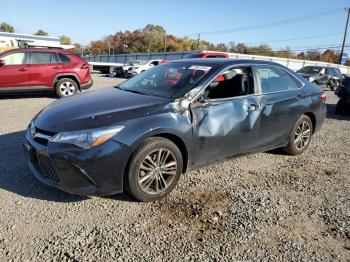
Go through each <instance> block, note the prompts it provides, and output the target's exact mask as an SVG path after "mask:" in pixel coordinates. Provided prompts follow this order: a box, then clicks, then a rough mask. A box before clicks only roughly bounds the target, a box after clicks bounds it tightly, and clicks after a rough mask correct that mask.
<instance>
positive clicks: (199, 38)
mask: <svg viewBox="0 0 350 262" xmlns="http://www.w3.org/2000/svg"><path fill="white" fill-rule="evenodd" d="M200 40H201V33H198V39H197V50H198V51H199V41H200Z"/></svg>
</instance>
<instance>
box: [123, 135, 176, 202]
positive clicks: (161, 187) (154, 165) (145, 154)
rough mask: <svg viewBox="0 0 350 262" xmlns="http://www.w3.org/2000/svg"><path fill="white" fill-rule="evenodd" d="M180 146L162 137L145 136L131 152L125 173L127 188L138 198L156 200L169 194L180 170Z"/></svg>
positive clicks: (140, 199)
mask: <svg viewBox="0 0 350 262" xmlns="http://www.w3.org/2000/svg"><path fill="white" fill-rule="evenodd" d="M182 161H183V160H182V155H181V152H180V150H179V148H178V147H177V146H176V145H175V144H174V143H173V142H171V141H170V140H168V139H165V138H162V137H152V138H148V139H146V140H145V141H144V142H143V143H142V144H141V146H140V147H139V148H138V149H137V151H136V152H135V153H134V154H133V156H132V159H131V162H130V164H129V168H128V172H127V174H126V177H125V189H126V191H127V192H128V193H129V194H130V195H131V196H133V197H134V198H136V199H137V200H139V201H143V202H147V201H156V200H159V199H161V198H163V197H165V196H166V195H168V194H169V193H170V192H171V191H172V189H173V188H174V187H175V185H176V184H177V182H178V180H179V178H180V176H181V173H182V166H183V162H182Z"/></svg>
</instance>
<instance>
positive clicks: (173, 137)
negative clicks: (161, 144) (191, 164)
mask: <svg viewBox="0 0 350 262" xmlns="http://www.w3.org/2000/svg"><path fill="white" fill-rule="evenodd" d="M151 137H162V138H165V139H168V140H170V141H171V142H173V143H174V144H175V145H176V146H177V147H178V148H179V150H180V152H181V155H182V162H183V167H182V172H183V173H185V172H186V170H187V167H188V158H189V153H188V148H187V146H186V143H185V141H184V140H183V139H182V138H181V137H180V136H179V135H177V134H174V133H172V132H169V131H168V130H158V132H155V130H154V131H153V132H150V133H147V134H145V135H143V136H142V137H139V138H138V139H137V140H136V141H135V142H134V143H133V144H134V146H133V150H132V152H131V154H130V157H129V159H128V161H127V167H128V166H129V163H130V162H131V159H132V157H133V155H134V153H135V152H136V150H137V149H138V147H139V146H140V145H141V143H142V142H143V141H145V140H146V139H148V138H151ZM127 169H128V168H127Z"/></svg>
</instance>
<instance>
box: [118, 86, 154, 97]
mask: <svg viewBox="0 0 350 262" xmlns="http://www.w3.org/2000/svg"><path fill="white" fill-rule="evenodd" d="M119 89H120V90H123V91H126V92H130V93H134V94H139V95H145V96H148V94H145V93H142V92H140V91H137V90H130V89H121V88H120V87H119Z"/></svg>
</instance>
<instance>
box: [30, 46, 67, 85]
mask: <svg viewBox="0 0 350 262" xmlns="http://www.w3.org/2000/svg"><path fill="white" fill-rule="evenodd" d="M61 68H62V65H61V64H60V60H59V59H58V57H57V54H56V53H55V52H38V51H33V52H30V53H29V57H28V66H27V69H28V78H29V85H30V86H35V87H38V88H43V89H44V88H50V87H52V86H53V80H54V77H55V75H56V73H58V72H59V71H60V70H61Z"/></svg>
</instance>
